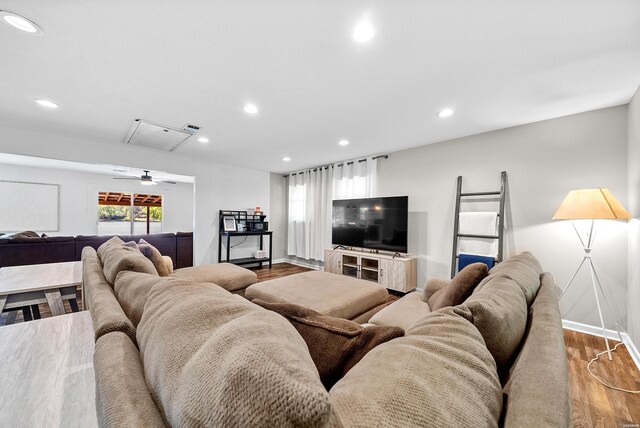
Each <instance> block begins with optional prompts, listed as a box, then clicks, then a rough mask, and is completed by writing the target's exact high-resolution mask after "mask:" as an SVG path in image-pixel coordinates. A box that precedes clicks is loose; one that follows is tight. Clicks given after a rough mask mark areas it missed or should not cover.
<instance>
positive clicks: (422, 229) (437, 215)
mask: <svg viewBox="0 0 640 428" xmlns="http://www.w3.org/2000/svg"><path fill="white" fill-rule="evenodd" d="M443 126H455V117H453V118H452V120H451V121H448V122H443ZM626 156H627V107H626V106H619V107H613V108H608V109H603V110H597V111H592V112H587V113H582V114H577V115H573V116H567V117H563V118H559V119H553V120H547V121H543V122H538V123H533V124H529V125H523V126H518V127H513V128H508V129H503V130H499V131H493V132H488V133H485V134H479V135H473V136H470V137H465V138H460V139H456V140H452V141H447V142H442V143H437V144H431V145H427V146H422V147H419V148H415V149H410V150H405V151H401V152H396V153H392V154H391V156H390V157H389V159H387V160H383V161H382V162H380V166H379V170H378V171H379V191H380V194H381V195H382V196H391V195H408V196H409V211H410V214H409V252H412V253H416V254H417V255H418V256H419V263H418V265H419V267H418V284H419V286H422V284H424V281H425V279H426V278H430V277H448V276H449V273H450V263H451V248H452V235H453V217H454V206H455V205H454V203H455V191H456V187H455V186H456V177H457V176H458V175H462V176H463V183H464V184H463V190H464V191H483V190H498V189H499V178H500V171H503V170H505V171H507V174H508V182H509V185H508V186H509V187H508V199H507V213H506V221H507V226H508V229H507V234H506V241H505V246H506V255H507V256H508V255H512V254H515V253H519V252H521V251H524V250H528V251H531V252H532V253H533V254H534V255H535V256H536V257H537V258H538V259H539V260H540V262H541V264H542V267H543V268H544V269H545V270H547V271H549V272H551V273H553V274H554V276H555V278H556V282H557V284H558V285H559V286H563V285H564V284H566V283H567V282H568V280H569V279H570V277H571V275H572V274H573V272H574V271H575V269H576V268H577V266H578V264H579V263H580V261H581V260H582V255H583V252H582V248H581V246H580V243H579V241H578V239H577V237H576V235H575V232H574V231H573V229H572V227H571V225H570V224H569V223H568V222H566V221H553V220H551V217H552V215H553V213H554V212H555V210H556V208H557V207H558V205H559V204H560V202H561V201H562V199H563V198H564V197H565V195H566V194H567V192H568V191H569V190H572V189H579V188H591V187H608V188H609V189H610V190H611V191H612V192H613V194H614V195H615V196H616V197H617V198H618V199H619V200H620V202H621V203H622V204H623V205H625V206H626V205H627V160H626ZM495 210H496V211H497V209H495ZM601 223H602V224H601V227H600V229H599V234H598V236H597V237H596V241H595V247H594V248H595V249H594V250H593V260H594V263H595V265H596V268H597V269H599V271H598V273H599V276H600V279H601V280H602V283H603V286H604V288H605V289H606V290H607V292H608V294H609V295H610V296H611V297H612V299H611V300H612V303H613V304H614V306H615V310H616V311H617V313H619V314H620V316H621V318H623V321H624V318H625V315H624V313H625V312H626V298H627V287H626V283H627V225H626V223H624V222H616V221H608V222H601ZM590 287H591V282H590V278H589V276H588V271H587V270H586V269H585V270H584V271H582V272H581V274H580V275H579V276H578V277H577V278H576V281H575V283H574V284H573V285H572V289H571V290H570V291H569V292H567V295H565V297H564V298H563V299H562V301H561V309H562V313H563V317H564V318H566V319H569V320H572V321H577V322H582V323H586V324H590V325H599V321H598V317H597V312H596V310H595V308H596V306H595V299H594V297H593V292H592V291H591V288H590ZM611 320H612V315H611V314H610V315H609V321H608V322H607V325H608V326H610V327H613V322H611Z"/></svg>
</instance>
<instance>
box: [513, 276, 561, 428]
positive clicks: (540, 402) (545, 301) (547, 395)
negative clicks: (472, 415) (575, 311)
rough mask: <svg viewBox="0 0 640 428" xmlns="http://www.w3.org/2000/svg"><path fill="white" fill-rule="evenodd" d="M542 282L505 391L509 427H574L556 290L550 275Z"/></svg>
mask: <svg viewBox="0 0 640 428" xmlns="http://www.w3.org/2000/svg"><path fill="white" fill-rule="evenodd" d="M540 282H541V285H540V290H539V291H538V294H537V296H536V299H535V300H534V302H533V304H532V305H531V307H530V308H529V322H528V324H527V331H526V333H525V338H524V341H523V345H522V350H521V351H520V352H519V354H518V357H517V359H516V361H515V362H514V363H513V365H512V366H511V368H510V370H509V373H508V376H507V382H506V384H505V386H504V389H503V396H504V404H503V406H504V408H503V420H504V426H505V427H507V428H511V427H513V428H516V427H526V426H546V427H568V426H571V406H570V400H569V382H568V379H567V359H566V355H565V348H564V336H563V333H562V319H561V317H560V309H559V308H558V297H557V296H558V294H557V288H556V285H555V283H554V281H553V277H552V276H551V275H550V274H543V275H542V279H541V281H540ZM541 356H543V358H541ZM541 409H544V411H541Z"/></svg>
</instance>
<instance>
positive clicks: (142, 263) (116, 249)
mask: <svg viewBox="0 0 640 428" xmlns="http://www.w3.org/2000/svg"><path fill="white" fill-rule="evenodd" d="M123 244H124V242H123V241H122V239H120V238H118V237H117V236H114V237H113V238H111V239H110V240H108V241H107V242H105V243H104V244H102V245H101V246H100V248H98V251H97V253H98V257H99V258H100V261H101V262H102V270H103V272H104V277H105V278H106V279H107V282H108V283H109V284H110V285H111V286H113V283H114V282H115V280H116V276H117V275H118V273H120V272H121V271H123V270H130V271H134V272H143V273H149V274H154V275H157V274H158V271H156V268H155V267H153V263H151V261H150V260H149V259H147V258H146V257H145V256H143V255H142V253H140V251H138V250H136V249H134V248H131V247H127V246H124V245H123Z"/></svg>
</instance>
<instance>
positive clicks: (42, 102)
mask: <svg viewBox="0 0 640 428" xmlns="http://www.w3.org/2000/svg"><path fill="white" fill-rule="evenodd" d="M35 102H36V103H38V105H40V106H42V107H46V108H58V107H60V106H59V105H58V104H56V103H54V102H53V101H49V100H35Z"/></svg>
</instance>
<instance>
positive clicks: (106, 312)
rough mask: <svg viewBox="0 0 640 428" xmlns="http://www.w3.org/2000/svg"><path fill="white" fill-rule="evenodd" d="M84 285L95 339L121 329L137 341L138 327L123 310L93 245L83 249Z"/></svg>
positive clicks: (86, 304) (86, 303)
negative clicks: (103, 271) (105, 275)
mask: <svg viewBox="0 0 640 428" xmlns="http://www.w3.org/2000/svg"><path fill="white" fill-rule="evenodd" d="M82 285H83V287H84V295H83V297H84V298H85V299H86V302H85V306H86V307H88V308H89V311H90V312H91V320H92V322H93V331H94V335H95V340H96V341H97V340H98V339H99V338H100V337H102V336H104V335H105V334H107V333H111V332H114V331H119V332H122V333H124V334H126V335H127V336H129V338H130V339H131V340H132V341H134V342H135V340H136V329H135V327H134V326H133V324H132V323H131V321H130V320H129V318H127V316H126V315H125V313H124V312H123V310H122V307H121V306H120V303H118V300H117V299H116V295H115V293H114V291H113V288H112V287H111V286H110V285H109V284H108V283H107V280H106V279H105V277H104V274H103V273H102V265H101V264H100V260H99V259H98V256H97V254H96V250H94V249H93V248H91V247H85V248H84V249H83V250H82Z"/></svg>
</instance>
